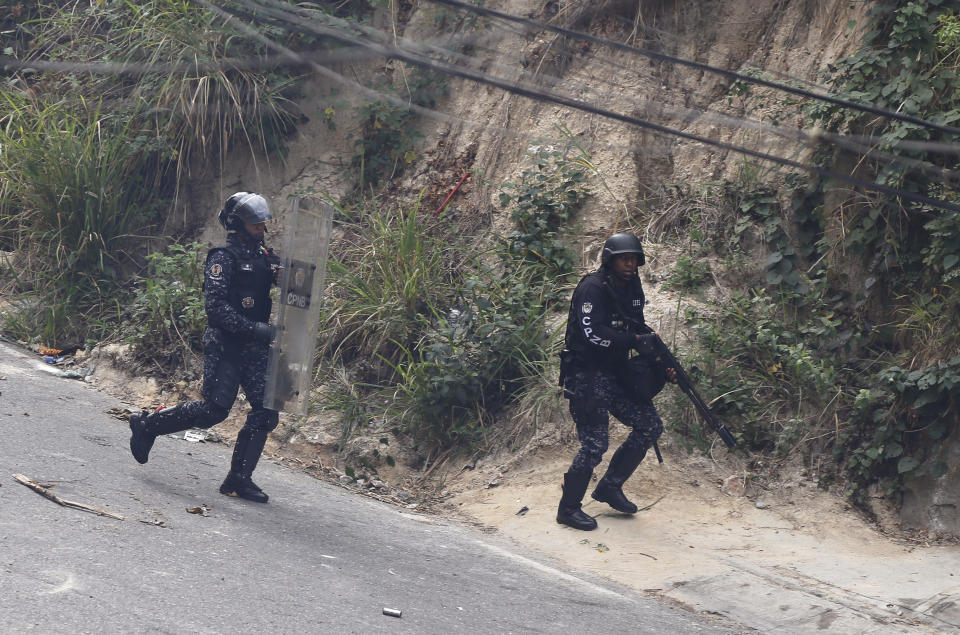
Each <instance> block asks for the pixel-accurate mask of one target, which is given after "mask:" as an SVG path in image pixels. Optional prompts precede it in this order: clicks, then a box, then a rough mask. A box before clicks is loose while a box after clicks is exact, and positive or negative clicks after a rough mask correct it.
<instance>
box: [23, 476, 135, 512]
mask: <svg viewBox="0 0 960 635" xmlns="http://www.w3.org/2000/svg"><path fill="white" fill-rule="evenodd" d="M13 478H14V479H15V480H16V481H17V482H19V483H22V484H23V485H26V486H27V487H29V488H30V489H32V490H33V491H35V492H36V493H38V494H40V495H41V496H43V497H44V498H47V499H50V500H52V501H53V502H54V503H56V504H57V505H62V506H63V507H73V508H74V509H81V510H83V511H85V512H90V513H92V514H96V515H97V516H109V517H110V518H116V519H117V520H123V516H121V515H120V514H114V513H113V512H108V511H107V510H105V509H102V508H100V507H95V506H93V505H87V504H86V503H77V502H74V501H68V500H66V499H64V498H60V497H59V496H57V495H56V494H54V493H53V492H51V491H50V488H51V487H53V485H52V484H50V483H37V482H36V481H33V480H30V479H29V478H27V477H26V476H24V475H23V474H14V475H13Z"/></svg>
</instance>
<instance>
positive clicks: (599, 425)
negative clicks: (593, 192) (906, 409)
mask: <svg viewBox="0 0 960 635" xmlns="http://www.w3.org/2000/svg"><path fill="white" fill-rule="evenodd" d="M620 254H636V255H637V261H638V264H639V265H642V264H643V262H644V258H643V249H642V246H641V244H640V240H639V239H638V238H636V237H635V236H633V235H632V234H615V235H613V236H611V237H610V238H609V239H608V240H607V242H606V244H605V245H604V251H603V256H602V261H603V265H602V266H601V268H600V269H599V270H598V271H595V272H593V273H590V274H588V275H586V276H584V277H583V278H582V279H581V280H580V283H579V284H578V285H577V288H576V290H575V291H574V292H573V297H572V298H571V300H570V314H569V316H568V318H567V330H566V337H565V344H566V350H564V352H563V359H562V363H561V384H562V385H563V386H564V393H565V394H566V396H567V397H568V398H569V400H570V414H571V415H572V416H573V420H574V423H575V424H576V426H577V437H578V439H579V440H580V449H579V451H578V452H577V454H576V456H574V458H573V462H572V464H571V466H570V469H569V470H568V471H567V473H566V474H564V485H563V497H562V498H561V501H560V505H559V508H558V511H557V522H559V523H562V524H565V525H569V526H571V527H574V528H576V529H583V530H590V529H595V528H596V526H597V523H596V520H594V519H593V518H592V517H590V516H589V515H587V514H586V513H584V512H583V511H582V510H581V500H582V499H583V495H584V494H585V493H586V489H587V486H588V485H589V482H590V478H591V476H592V474H593V470H594V469H595V468H596V467H597V465H599V464H600V462H601V460H602V458H603V454H604V452H606V451H607V447H608V443H609V423H610V418H609V415H610V414H612V415H613V416H614V417H616V418H617V419H619V420H620V421H621V422H622V423H623V424H624V425H626V426H628V427H629V428H630V434H629V436H628V437H627V439H626V441H624V443H623V445H621V446H620V447H619V448H618V449H617V451H616V452H615V453H614V455H613V457H612V458H611V459H610V465H609V468H608V469H607V472H606V474H605V475H604V477H603V478H602V479H601V480H600V482H599V483H598V484H597V487H596V489H595V490H594V492H593V494H592V497H593V498H594V499H596V500H599V501H602V502H606V503H608V504H609V505H610V506H611V507H613V508H614V509H616V510H618V511H621V512H624V513H628V514H632V513H635V512H636V511H637V507H636V505H634V504H633V503H631V502H630V501H629V500H627V498H626V497H625V496H624V494H623V490H622V487H623V484H624V483H625V482H626V480H627V479H628V478H629V477H630V475H631V474H633V472H634V470H635V469H636V468H637V466H638V465H639V464H640V461H642V460H643V458H644V456H645V455H646V452H647V450H648V449H649V448H650V447H651V446H652V445H653V444H654V443H655V442H656V441H657V439H658V438H659V436H660V434H661V433H662V432H663V422H662V421H661V420H660V416H659V415H658V414H657V410H656V408H655V407H654V405H653V402H652V401H650V399H649V397H647V396H644V395H642V394H641V391H638V390H637V386H636V385H635V383H634V382H635V379H636V377H635V376H634V375H632V374H631V365H630V364H629V363H628V357H629V355H630V352H631V350H632V349H634V347H636V345H637V341H638V340H637V335H640V334H643V333H647V332H649V329H647V328H646V325H645V322H644V318H643V306H644V302H645V299H644V294H643V287H642V285H641V282H640V278H639V277H637V276H636V274H635V273H634V274H633V275H632V277H630V278H629V279H626V280H621V281H620V283H619V284H616V282H617V281H615V280H612V279H611V277H612V276H613V275H614V274H613V272H612V271H611V265H612V263H613V258H615V257H617V256H619V255H620ZM658 372H659V371H658ZM662 386H663V384H662V382H661V383H660V387H661V388H662ZM654 390H657V389H654Z"/></svg>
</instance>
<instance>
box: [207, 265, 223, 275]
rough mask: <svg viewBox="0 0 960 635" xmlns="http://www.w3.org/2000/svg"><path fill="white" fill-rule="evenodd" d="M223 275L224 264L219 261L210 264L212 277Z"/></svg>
mask: <svg viewBox="0 0 960 635" xmlns="http://www.w3.org/2000/svg"><path fill="white" fill-rule="evenodd" d="M222 275H223V266H222V265H220V264H219V263H215V264H212V265H210V277H211V278H219V277H220V276H222Z"/></svg>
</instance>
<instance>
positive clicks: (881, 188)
mask: <svg viewBox="0 0 960 635" xmlns="http://www.w3.org/2000/svg"><path fill="white" fill-rule="evenodd" d="M192 1H193V2H195V3H197V4H199V5H201V6H204V7H207V8H211V9H214V10H216V12H217V13H221V14H223V13H224V12H225V11H226V10H225V9H221V8H218V7H214V6H213V5H212V4H211V3H209V2H207V1H206V0H192ZM241 1H242V3H243V4H244V5H246V6H248V7H254V8H256V9H258V10H263V11H265V12H266V13H267V14H268V15H271V16H272V17H274V18H278V19H281V20H285V21H287V22H288V23H290V24H296V25H297V28H300V27H306V28H308V29H310V30H311V31H313V32H314V33H315V34H316V35H321V36H324V37H328V38H330V39H332V40H335V41H338V42H341V43H343V44H348V45H357V46H363V47H366V48H369V49H370V50H372V51H375V52H378V53H379V54H380V55H382V56H384V57H386V58H391V59H397V60H400V61H404V62H407V63H409V64H413V65H416V66H420V67H423V68H428V69H431V70H434V71H437V72H440V73H444V74H447V75H452V76H455V77H460V78H463V79H468V80H471V81H474V82H477V83H480V84H486V85H489V86H493V87H495V88H499V89H501V90H504V91H506V92H510V93H513V94H516V95H520V96H522V97H527V98H529V99H533V100H535V101H545V102H551V103H555V104H558V105H561V106H565V107H567V108H572V109H574V110H580V111H583V112H588V113H592V114H596V115H599V116H602V117H605V118H608V119H613V120H616V121H621V122H623V123H627V124H631V125H634V126H638V127H641V128H646V129H648V130H652V131H654V132H658V133H661V134H665V135H669V136H673V137H679V138H681V139H686V140H688V141H694V142H697V143H702V144H705V145H709V146H713V147H715V148H719V149H721V150H726V151H729V152H735V153H738V154H743V155H746V156H749V157H753V158H755V159H760V160H762V161H768V162H771V163H776V164H779V165H783V166H786V167H790V168H793V169H796V170H802V171H810V172H815V173H817V174H819V175H820V176H822V177H824V178H827V179H836V180H839V181H843V182H846V183H849V184H851V185H854V186H858V187H863V188H866V189H870V190H874V191H878V192H883V193H885V194H890V195H892V196H898V197H900V198H903V199H906V200H911V201H914V202H918V203H923V204H926V205H931V206H933V207H938V208H941V209H947V210H951V211H957V212H960V206H958V205H955V204H953V203H950V202H947V201H944V200H941V199H936V198H932V197H929V196H926V195H923V194H918V193H915V192H909V191H907V190H903V189H900V188H896V187H892V186H889V185H885V184H882V183H876V182H873V181H869V180H867V179H862V178H859V177H855V176H852V175H849V174H844V173H842V172H836V171H834V170H828V169H825V168H821V167H818V166H814V165H805V164H803V163H801V162H799V161H795V160H793V159H787V158H784V157H779V156H776V155H772V154H769V153H766V152H760V151H757V150H752V149H750V148H744V147H741V146H737V145H735V144H732V143H727V142H723V141H717V140H715V139H710V138H708V137H704V136H702V135H697V134H693V133H689V132H685V131H683V130H678V129H675V128H671V127H669V126H664V125H661V124H656V123H653V122H650V121H646V120H643V119H640V118H638V117H633V116H630V115H625V114H622V113H618V112H615V111H612V110H608V109H605V108H599V107H596V106H592V105H590V104H588V103H586V102H584V101H581V100H578V99H575V98H573V97H569V96H566V95H562V94H559V93H555V92H553V91H548V90H543V89H539V88H538V87H530V85H529V84H527V83H526V82H522V81H509V80H505V79H502V78H498V77H495V76H492V75H489V74H485V73H482V72H480V71H475V70H473V69H469V68H464V67H462V66H457V65H454V64H450V63H447V62H443V61H439V60H434V59H431V58H428V57H426V56H424V55H422V54H419V53H413V52H409V51H405V50H403V49H401V48H399V47H397V46H394V45H393V44H390V43H379V42H372V41H368V40H364V39H362V38H359V37H357V36H355V35H350V34H349V33H346V32H344V31H338V30H337V29H335V28H332V27H330V26H324V25H321V24H316V23H314V22H313V21H311V20H304V16H302V15H298V14H296V13H291V12H289V11H287V10H286V8H271V7H267V6H265V5H263V4H256V3H254V2H252V1H251V0H241ZM442 1H446V0H442ZM267 2H270V4H271V5H273V7H278V5H280V6H281V7H282V6H283V5H281V3H279V2H276V0H267ZM334 19H335V18H334ZM241 24H242V23H241ZM247 28H250V27H247ZM354 28H355V27H354ZM254 32H255V33H257V34H258V35H260V37H261V38H262V39H263V40H264V41H265V42H267V43H269V44H270V45H272V47H273V48H274V49H275V50H280V51H282V52H284V53H286V54H287V55H288V56H290V57H291V58H292V59H294V60H298V61H299V60H302V58H301V57H300V56H299V54H297V53H295V52H293V51H290V50H289V49H286V48H285V47H282V46H281V45H279V44H277V43H275V42H273V41H272V40H269V38H266V37H265V36H263V35H262V34H259V32H256V31H254ZM401 40H402V38H401ZM321 68H322V67H321Z"/></svg>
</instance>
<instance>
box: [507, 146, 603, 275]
mask: <svg viewBox="0 0 960 635" xmlns="http://www.w3.org/2000/svg"><path fill="white" fill-rule="evenodd" d="M569 152H570V148H567V149H566V150H565V151H563V152H561V151H560V150H555V149H554V148H553V147H552V146H551V147H537V148H536V149H535V150H533V151H532V152H531V154H530V156H531V158H532V159H533V163H534V169H526V170H524V172H523V174H522V175H521V177H520V180H519V181H518V182H517V183H509V182H508V183H504V184H503V187H502V189H501V193H500V204H501V205H502V206H503V207H506V208H508V209H509V210H510V218H511V220H512V221H513V223H514V226H515V228H516V229H514V231H513V232H512V233H511V234H510V236H509V241H510V245H509V248H510V252H511V254H512V255H513V257H514V258H516V259H518V260H519V261H522V262H524V263H526V264H527V265H528V266H529V265H532V266H535V267H536V268H537V269H539V270H540V271H541V272H542V273H543V275H546V276H548V277H560V276H566V275H567V274H569V273H571V272H572V271H573V266H574V264H575V263H576V262H578V260H577V259H576V257H575V256H574V254H572V253H571V252H570V248H569V246H568V245H569V241H568V239H567V232H569V230H570V228H569V223H570V221H571V220H572V219H573V218H574V217H575V216H576V214H577V212H578V211H580V208H581V207H582V206H583V203H584V201H586V199H587V197H588V196H589V195H590V190H589V188H588V187H587V185H586V181H587V171H586V169H585V167H584V166H585V164H586V165H589V163H588V162H584V161H583V160H582V159H581V160H578V159H572V158H568V156H567V155H568V153H569Z"/></svg>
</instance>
